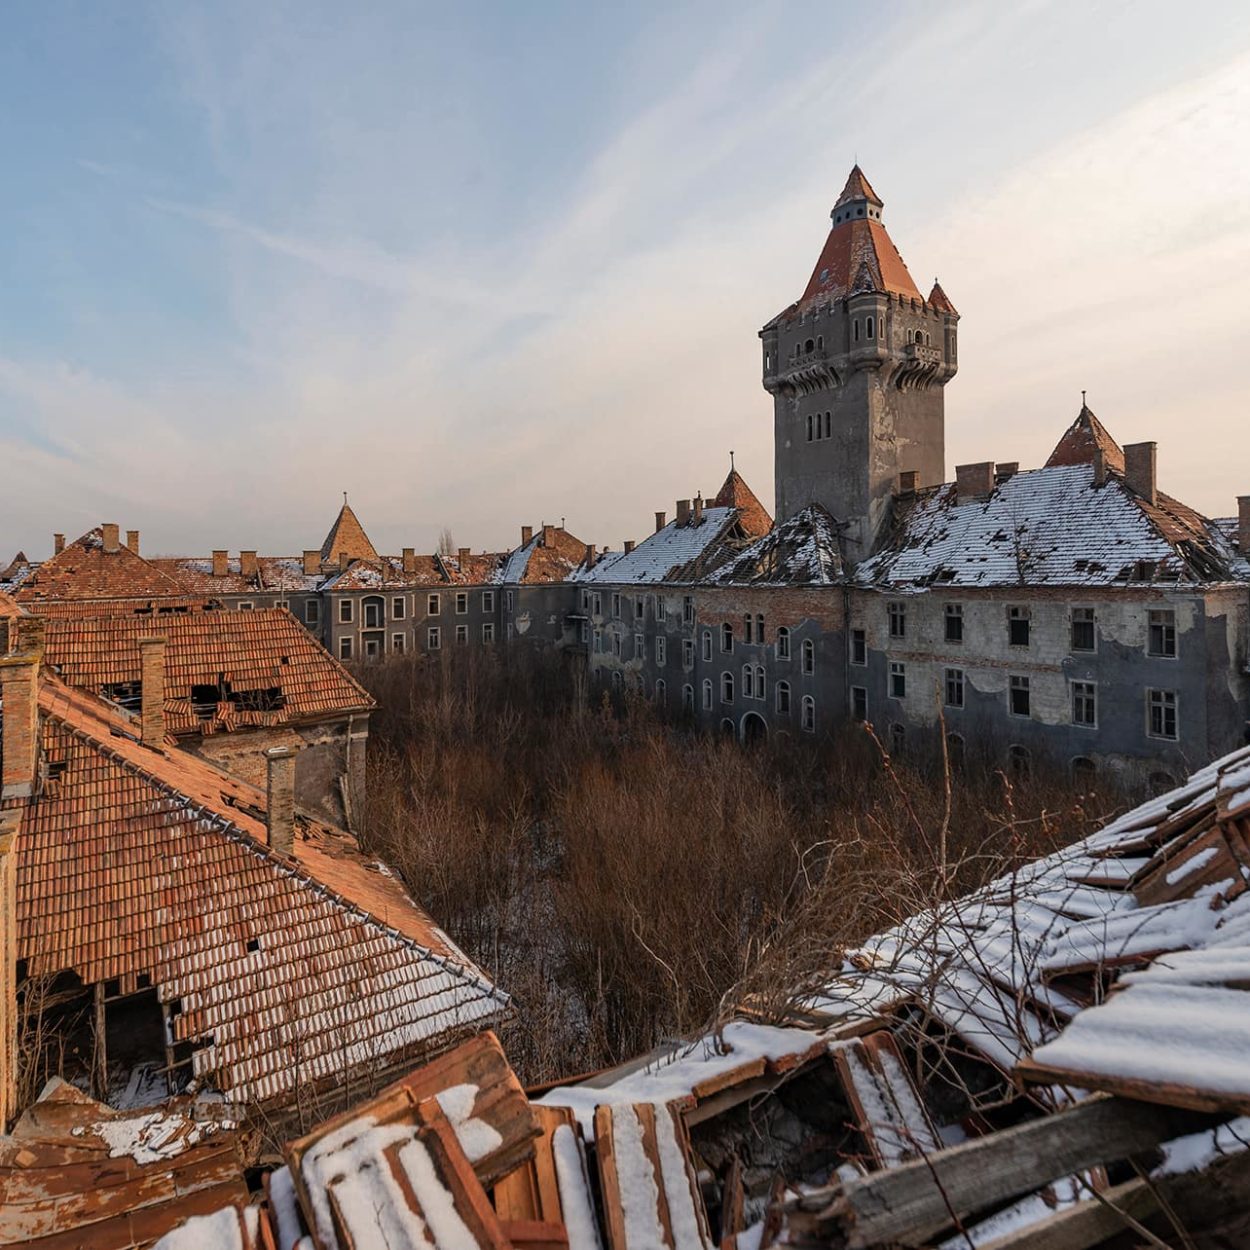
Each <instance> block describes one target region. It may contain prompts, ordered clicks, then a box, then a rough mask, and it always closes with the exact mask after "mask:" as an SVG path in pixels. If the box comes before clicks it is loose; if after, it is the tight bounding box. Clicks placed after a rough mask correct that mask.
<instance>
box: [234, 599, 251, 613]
mask: <svg viewBox="0 0 1250 1250" xmlns="http://www.w3.org/2000/svg"><path fill="white" fill-rule="evenodd" d="M235 607H236V608H237V609H238V610H239V611H240V612H251V611H252V610H253V609H254V608H255V607H256V605H255V604H254V603H252V602H251V601H250V600H249V601H246V602H244V603H239V604H236V605H235Z"/></svg>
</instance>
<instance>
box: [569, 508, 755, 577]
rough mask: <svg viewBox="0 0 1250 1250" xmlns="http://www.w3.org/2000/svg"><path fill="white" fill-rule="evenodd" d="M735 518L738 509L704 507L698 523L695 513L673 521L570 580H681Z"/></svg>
mask: <svg viewBox="0 0 1250 1250" xmlns="http://www.w3.org/2000/svg"><path fill="white" fill-rule="evenodd" d="M736 520H737V509H736V508H715V507H713V508H704V509H703V519H702V520H701V521H700V522H699V523H698V524H697V525H696V524H695V523H694V518H693V515H692V516H691V519H690V521H688V522H687V523H686V524H680V523H678V522H677V521H670V522H669V523H668V524H667V525H666V526H665V527H664V528H663V529H662V530H657V531H656V532H655V533H654V534H652V535H651V536H650V537H649V538H647V539H646V540H644V541H643V542H640V543H639V544H638V546H637V547H635V548H634V549H633V551H621V552H612V553H611V554H607V553H605V554H604V556H603V558H602V559H601V560H600V561H599V562H598V563H597V564H596V565H595V567H594V568H593V569H578V570H577V572H575V573H574V574H573V575H572V577H571V578H570V579H569V580H570V581H574V582H594V583H597V584H608V585H614V586H617V585H620V586H624V585H631V584H634V583H643V584H649V583H654V582H664V581H677V580H680V578H681V574H682V572H683V570H684V569H685V568H686V566H687V565H689V564H691V563H692V562H693V561H695V560H698V559H700V558H702V557H704V556H706V555H707V554H708V553H709V551H710V550H711V548H712V547H713V546H714V545H715V544H716V543H717V542H718V541H719V540H720V539H722V538H724V537H726V536H727V533H728V531H729V530H730V528H731V526H732V525H733V524H734V522H735V521H736Z"/></svg>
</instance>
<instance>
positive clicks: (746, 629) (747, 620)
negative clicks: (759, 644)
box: [742, 612, 755, 642]
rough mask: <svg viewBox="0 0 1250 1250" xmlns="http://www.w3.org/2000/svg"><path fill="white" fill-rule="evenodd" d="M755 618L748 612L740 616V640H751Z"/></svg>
mask: <svg viewBox="0 0 1250 1250" xmlns="http://www.w3.org/2000/svg"><path fill="white" fill-rule="evenodd" d="M754 630H755V618H754V617H753V616H752V615H751V614H750V612H748V613H747V614H746V616H744V617H743V618H742V640H743V642H751V641H753V639H754Z"/></svg>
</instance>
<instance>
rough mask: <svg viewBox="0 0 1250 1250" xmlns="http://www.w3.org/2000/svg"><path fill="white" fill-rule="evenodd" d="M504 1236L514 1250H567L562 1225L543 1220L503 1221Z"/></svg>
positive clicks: (566, 1235)
mask: <svg viewBox="0 0 1250 1250" xmlns="http://www.w3.org/2000/svg"><path fill="white" fill-rule="evenodd" d="M502 1226H503V1231H504V1236H505V1237H507V1239H508V1241H509V1243H510V1244H511V1245H512V1246H513V1247H514V1248H515V1250H567V1247H568V1244H569V1235H568V1232H567V1231H566V1230H565V1227H564V1225H563V1224H559V1223H552V1222H551V1221H544V1220H503V1221H502Z"/></svg>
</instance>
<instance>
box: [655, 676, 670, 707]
mask: <svg viewBox="0 0 1250 1250" xmlns="http://www.w3.org/2000/svg"><path fill="white" fill-rule="evenodd" d="M667 696H668V686H667V685H666V683H665V681H664V678H663V677H657V678H656V682H655V701H656V702H657V703H658V704H659V705H660V706H661V707H663V706H664V703H665V700H666V698H667Z"/></svg>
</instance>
